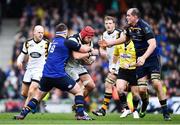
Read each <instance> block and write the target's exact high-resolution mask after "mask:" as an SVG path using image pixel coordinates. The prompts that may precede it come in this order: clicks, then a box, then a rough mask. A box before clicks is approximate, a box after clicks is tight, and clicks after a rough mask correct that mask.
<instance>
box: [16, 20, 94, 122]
mask: <svg viewBox="0 0 180 125" xmlns="http://www.w3.org/2000/svg"><path fill="white" fill-rule="evenodd" d="M67 33H68V30H67V26H66V25H65V24H63V23H60V24H59V25H57V26H56V37H55V38H54V39H53V42H52V44H51V47H50V49H49V54H48V57H47V60H46V63H45V65H44V69H43V76H42V79H41V81H40V88H39V89H38V90H37V91H36V93H35V96H34V97H33V98H32V99H31V100H30V101H29V103H28V104H27V106H26V107H24V108H23V110H21V113H20V114H19V115H17V116H14V119H24V118H25V117H26V115H27V114H28V113H29V112H30V111H31V110H32V109H35V108H36V107H37V105H38V103H39V102H40V101H41V100H42V98H43V97H44V96H45V95H46V94H47V93H48V92H49V91H50V90H51V89H52V88H53V87H56V88H58V89H60V90H62V91H68V92H70V93H72V94H74V95H75V104H76V107H77V114H76V119H77V120H92V119H91V118H90V117H89V116H87V115H85V114H84V97H83V92H82V90H81V89H80V86H79V84H76V82H75V81H74V80H73V79H72V78H71V77H70V76H69V75H67V73H66V72H65V65H66V62H67V60H68V59H69V57H70V54H71V51H79V52H82V53H84V54H83V55H82V58H83V57H88V56H90V55H93V51H91V50H92V49H91V47H90V46H87V45H81V44H79V43H77V42H73V41H70V40H67V39H66V37H67Z"/></svg>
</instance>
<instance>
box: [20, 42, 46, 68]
mask: <svg viewBox="0 0 180 125" xmlns="http://www.w3.org/2000/svg"><path fill="white" fill-rule="evenodd" d="M48 47H49V41H47V40H44V39H42V40H41V41H40V42H35V41H34V39H30V40H28V41H26V42H25V43H24V45H23V48H22V53H24V54H26V55H28V56H29V59H28V64H27V69H32V68H42V69H43V67H44V64H45V60H46V58H47V54H48Z"/></svg>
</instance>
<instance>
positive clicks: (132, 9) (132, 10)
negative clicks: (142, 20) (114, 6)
mask: <svg viewBox="0 0 180 125" xmlns="http://www.w3.org/2000/svg"><path fill="white" fill-rule="evenodd" d="M127 13H129V14H131V15H133V16H137V17H138V18H139V17H140V12H139V10H138V8H130V9H129V10H128V11H127Z"/></svg>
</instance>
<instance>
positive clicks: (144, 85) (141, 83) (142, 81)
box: [138, 76, 148, 93]
mask: <svg viewBox="0 0 180 125" xmlns="http://www.w3.org/2000/svg"><path fill="white" fill-rule="evenodd" d="M138 87H139V93H146V92H147V89H148V77H147V76H144V77H142V78H139V79H138Z"/></svg>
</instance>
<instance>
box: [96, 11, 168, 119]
mask: <svg viewBox="0 0 180 125" xmlns="http://www.w3.org/2000/svg"><path fill="white" fill-rule="evenodd" d="M126 19H127V23H128V26H127V27H126V29H125V32H123V33H121V37H120V38H119V39H117V40H113V41H105V40H101V41H100V42H99V45H100V46H112V45H117V44H121V43H124V42H125V41H127V39H129V38H131V39H132V40H133V42H134V45H135V49H136V54H137V57H138V58H137V65H138V66H139V67H137V72H136V73H137V77H138V85H139V93H140V96H141V99H142V100H143V101H144V105H143V106H142V109H141V111H140V117H144V116H145V110H146V107H147V105H148V93H147V83H148V80H151V82H152V84H153V86H154V88H155V90H156V92H157V95H158V98H159V102H160V104H161V108H162V113H163V116H164V120H171V118H170V115H169V112H168V109H167V103H166V95H165V93H164V92H163V88H162V82H161V80H160V62H159V53H158V48H157V45H156V40H155V37H154V33H153V31H152V29H151V27H150V26H149V24H148V23H147V22H145V21H144V20H143V19H141V18H140V12H139V10H138V9H137V8H131V9H129V10H128V11H127V16H126Z"/></svg>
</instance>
